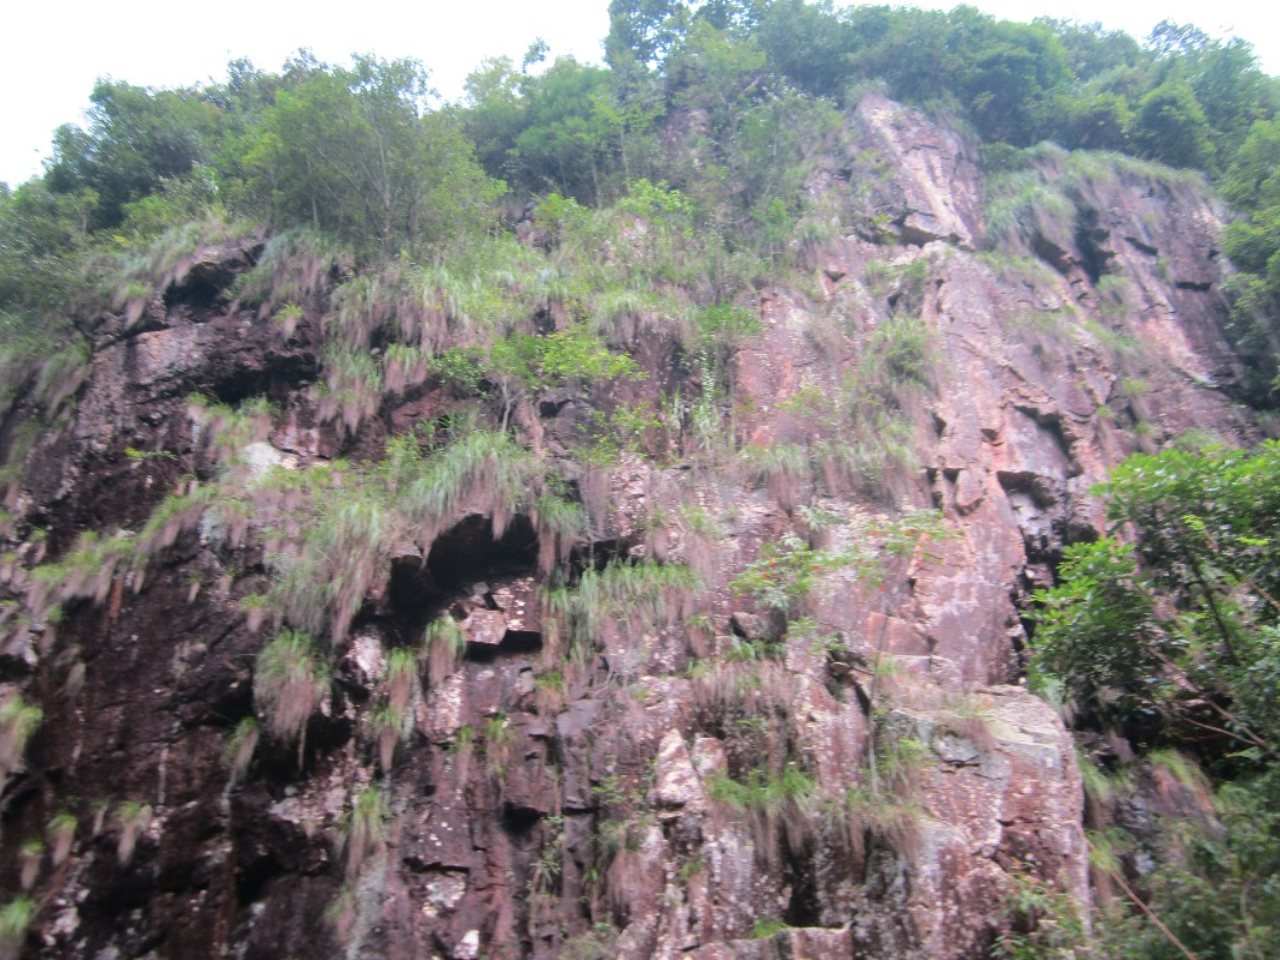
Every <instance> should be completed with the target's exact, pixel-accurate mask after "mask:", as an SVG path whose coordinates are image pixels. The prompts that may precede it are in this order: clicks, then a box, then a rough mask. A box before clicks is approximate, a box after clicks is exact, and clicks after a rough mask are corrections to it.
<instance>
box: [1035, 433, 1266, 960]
mask: <svg viewBox="0 0 1280 960" xmlns="http://www.w3.org/2000/svg"><path fill="white" fill-rule="evenodd" d="M1105 490H1106V493H1107V497H1108V516H1109V518H1110V519H1111V520H1112V521H1113V522H1115V523H1116V525H1117V526H1118V527H1122V528H1123V529H1126V530H1128V531H1130V532H1131V533H1132V535H1133V536H1134V540H1133V542H1132V543H1127V544H1126V543H1121V542H1119V541H1117V540H1114V539H1110V538H1105V539H1103V540H1100V541H1098V542H1097V543H1093V544H1087V545H1077V546H1074V547H1071V548H1069V549H1068V551H1067V556H1066V559H1065V561H1064V563H1063V565H1062V567H1061V569H1060V571H1059V573H1060V576H1061V578H1062V581H1061V583H1060V584H1059V585H1058V586H1056V587H1054V588H1053V589H1051V590H1047V591H1043V592H1041V593H1040V594H1039V595H1038V600H1039V601H1040V604H1041V607H1040V611H1039V613H1038V614H1037V627H1036V631H1035V636H1034V653H1033V670H1032V673H1033V680H1034V681H1035V683H1036V684H1037V685H1038V686H1039V688H1040V689H1041V690H1042V691H1045V692H1049V693H1053V692H1055V689H1056V692H1065V693H1066V694H1067V695H1068V696H1069V698H1070V699H1072V700H1074V702H1075V703H1076V704H1077V705H1078V706H1079V707H1080V708H1081V709H1082V711H1083V717H1082V719H1083V720H1084V721H1085V722H1086V723H1089V724H1097V725H1101V726H1103V727H1106V728H1111V729H1120V730H1122V731H1125V732H1128V733H1129V734H1130V735H1131V736H1132V735H1133V734H1135V733H1138V734H1141V736H1140V737H1138V738H1137V743H1138V746H1139V747H1140V748H1146V749H1150V748H1151V747H1154V746H1161V747H1167V746H1170V745H1171V746H1173V747H1176V748H1180V749H1182V750H1183V751H1188V752H1190V753H1191V754H1192V755H1198V756H1199V757H1200V758H1201V762H1202V763H1203V764H1204V765H1205V767H1206V768H1207V770H1208V771H1209V773H1210V775H1211V777H1212V782H1211V783H1209V784H1207V785H1206V784H1205V781H1204V780H1203V777H1202V775H1200V774H1198V773H1197V772H1196V769H1195V766H1194V764H1193V763H1192V761H1190V760H1187V759H1185V758H1182V759H1179V757H1178V755H1177V754H1172V759H1169V757H1170V755H1171V752H1170V751H1167V750H1166V751H1165V752H1164V754H1163V755H1161V754H1155V753H1153V754H1152V760H1153V761H1154V762H1156V763H1157V764H1161V763H1163V764H1165V765H1166V767H1167V768H1168V770H1169V772H1170V776H1172V777H1174V778H1175V779H1177V780H1179V781H1180V782H1183V783H1184V784H1187V785H1189V787H1190V788H1192V789H1197V790H1199V791H1201V793H1202V794H1203V793H1206V792H1207V790H1208V789H1209V787H1213V788H1214V789H1215V793H1214V796H1213V813H1214V815H1215V817H1216V820H1211V821H1209V822H1205V821H1203V820H1201V821H1197V820H1194V819H1192V820H1182V821H1177V820H1170V821H1168V822H1166V823H1163V824H1162V825H1161V827H1160V829H1161V833H1160V835H1158V836H1157V837H1155V838H1154V840H1153V838H1151V837H1147V838H1145V839H1144V840H1143V841H1142V842H1141V845H1144V846H1146V847H1147V848H1148V852H1150V849H1151V848H1150V845H1151V844H1152V843H1153V842H1154V843H1155V844H1156V853H1157V856H1158V857H1159V858H1160V860H1161V869H1160V870H1159V871H1157V872H1156V873H1155V874H1152V875H1151V876H1150V877H1149V878H1145V879H1143V883H1142V885H1143V887H1144V894H1145V896H1144V902H1143V903H1142V906H1141V915H1138V914H1133V915H1128V914H1126V913H1124V912H1123V911H1118V910H1113V911H1111V912H1110V913H1109V914H1106V915H1104V916H1102V917H1100V918H1097V919H1098V921H1099V922H1095V936H1096V939H1097V942H1096V943H1095V944H1094V947H1095V948H1096V950H1095V954H1094V955H1102V956H1109V957H1110V956H1115V957H1122V958H1133V960H1137V958H1140V957H1141V958H1146V957H1158V958H1173V957H1184V958H1185V957H1186V956H1188V955H1189V954H1188V951H1190V952H1191V954H1193V955H1195V956H1198V957H1201V958H1215V960H1235V958H1238V957H1265V956H1273V955H1275V952H1276V950H1277V949H1278V948H1280V883H1277V880H1276V878H1277V876H1280V841H1277V836H1280V834H1277V832H1276V828H1277V825H1280V752H1278V751H1277V746H1278V745H1280V604H1278V603H1277V600H1276V597H1277V589H1278V588H1280V563H1278V561H1280V444H1277V443H1276V442H1273V441H1271V442H1267V443H1265V444H1263V445H1262V446H1261V447H1260V448H1258V449H1257V450H1255V451H1241V450H1224V449H1220V448H1214V449H1209V450H1205V451H1200V452H1195V453H1192V452H1186V451H1181V450H1169V451H1165V452H1163V453H1161V454H1158V455H1155V456H1146V455H1142V456H1134V457H1131V458H1130V459H1129V460H1127V461H1125V463H1124V464H1122V465H1121V466H1120V467H1118V468H1117V469H1116V471H1115V472H1114V473H1113V475H1112V479H1111V482H1110V483H1109V484H1108V485H1107V486H1106V488H1105ZM1059 684H1060V685H1061V686H1060V687H1059V686H1058V685H1059ZM1162 757H1163V758H1162ZM1117 846H1119V848H1120V849H1121V850H1125V849H1127V850H1129V851H1136V850H1138V849H1140V843H1139V841H1138V840H1137V839H1135V838H1133V837H1130V836H1128V835H1127V834H1126V833H1125V832H1124V831H1123V830H1119V829H1113V830H1112V831H1110V833H1109V835H1108V836H1107V837H1106V838H1105V839H1099V840H1098V842H1097V843H1096V844H1095V862H1096V863H1103V864H1104V865H1105V871H1106V872H1108V873H1110V875H1111V876H1112V877H1113V878H1119V877H1120V871H1121V869H1122V868H1121V866H1120V864H1119V862H1118V861H1117V859H1116V857H1115V852H1114V848H1116V847H1117ZM1108 850H1111V851H1112V852H1108ZM1152 916H1154V917H1156V918H1157V919H1158V920H1159V923H1158V924H1156V923H1153V922H1151V921H1150V920H1149V919H1148V918H1150V917H1152Z"/></svg>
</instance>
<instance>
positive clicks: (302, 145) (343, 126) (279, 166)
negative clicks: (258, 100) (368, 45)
mask: <svg viewBox="0 0 1280 960" xmlns="http://www.w3.org/2000/svg"><path fill="white" fill-rule="evenodd" d="M426 79H427V78H426V73H425V71H424V70H423V69H422V67H421V65H420V64H418V63H416V62H414V61H409V60H398V61H381V60H376V59H372V58H365V57H357V58H356V60H355V63H354V66H353V67H352V68H351V69H349V70H348V69H342V68H327V67H326V68H322V69H318V70H316V71H314V72H312V73H311V74H310V75H309V76H307V77H306V78H305V79H303V80H302V81H300V82H299V83H297V84H296V85H294V86H293V87H291V88H289V89H284V90H281V91H280V92H279V94H278V95H277V96H276V98H275V102H274V103H272V104H271V106H270V107H268V108H267V109H266V110H264V111H263V113H262V115H261V119H260V121H259V123H258V125H257V128H256V130H255V131H254V135H253V137H252V145H251V147H250V149H249V153H248V158H247V162H246V166H247V167H248V168H249V169H250V170H252V171H253V174H254V180H255V184H256V190H257V191H258V192H260V193H261V194H263V195H265V196H266V197H267V198H268V199H269V200H270V203H271V206H272V210H273V212H274V218H275V220H276V222H277V224H278V225H280V226H299V225H306V224H310V225H312V226H315V227H319V228H321V229H325V230H329V231H332V232H334V233H336V234H338V235H339V236H342V237H344V238H346V239H349V240H351V241H352V242H354V243H355V244H357V245H358V246H361V247H362V248H363V249H365V250H366V251H370V252H372V251H377V252H378V253H380V254H382V255H390V254H394V253H396V252H398V251H399V250H402V249H403V250H408V251H418V250H423V249H428V250H429V249H431V248H433V247H438V246H440V245H441V244H443V243H446V242H448V241H450V240H453V239H455V238H457V237H459V236H460V235H463V234H465V233H468V232H470V231H474V230H476V229H479V228H482V227H483V226H485V225H486V224H487V223H488V222H489V221H490V218H491V205H492V201H493V200H494V199H495V198H496V196H497V195H498V194H499V192H500V191H501V189H502V187H501V185H500V184H499V183H498V182H496V181H492V180H490V179H489V178H488V177H486V176H485V174H484V172H483V170H482V169H481V168H480V167H479V165H478V164H477V163H476V162H475V159H474V156H473V153H472V150H471V146H470V144H469V143H468V142H467V140H466V139H465V137H464V136H463V134H462V132H461V130H460V129H459V128H458V124H457V123H456V122H455V121H454V120H453V119H452V118H451V117H449V116H447V115H445V114H442V113H427V112H426V111H425V102H426V97H427V93H428V88H427V82H426Z"/></svg>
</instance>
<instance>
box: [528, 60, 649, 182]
mask: <svg viewBox="0 0 1280 960" xmlns="http://www.w3.org/2000/svg"><path fill="white" fill-rule="evenodd" d="M523 90H524V95H525V102H526V106H525V110H526V116H525V124H524V126H523V129H521V131H520V133H519V134H518V135H517V136H516V138H515V144H514V148H513V154H514V157H515V163H516V164H517V166H518V169H519V171H520V176H521V179H522V181H523V182H524V183H526V184H528V185H529V186H530V187H532V188H533V189H537V190H550V189H556V190H558V191H559V192H561V193H563V194H565V195H567V196H572V197H575V198H576V199H579V200H582V201H584V202H587V203H598V202H600V201H601V199H602V198H603V197H604V194H605V192H606V191H605V185H606V182H607V179H608V178H609V175H610V174H611V173H612V171H613V170H614V168H615V166H616V164H617V162H618V159H619V156H620V150H621V146H622V135H623V132H624V118H623V116H622V114H621V113H620V112H619V110H618V108H617V105H616V104H615V102H614V98H613V92H612V86H611V83H610V77H609V72H608V71H607V70H604V69H601V68H599V67H591V66H584V65H582V64H580V63H578V62H577V61H576V60H574V59H573V58H572V57H561V58H559V59H558V60H556V62H555V63H554V64H553V65H552V66H551V68H550V69H549V70H547V71H546V72H545V73H543V74H542V75H541V76H538V77H535V78H529V79H527V80H526V81H524V83H523Z"/></svg>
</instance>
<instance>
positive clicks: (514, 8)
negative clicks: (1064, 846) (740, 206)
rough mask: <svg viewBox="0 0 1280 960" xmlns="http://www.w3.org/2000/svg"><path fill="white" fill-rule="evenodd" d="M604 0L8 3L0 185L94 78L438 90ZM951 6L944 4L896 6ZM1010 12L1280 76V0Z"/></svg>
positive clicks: (0, 76) (584, 52)
mask: <svg viewBox="0 0 1280 960" xmlns="http://www.w3.org/2000/svg"><path fill="white" fill-rule="evenodd" d="M608 5H609V2H608V0H556V2H554V3H546V2H537V0H450V2H447V3H446V2H441V0H417V2H416V3H415V2H414V0H399V2H390V0H363V2H350V0H346V2H343V3H331V2H328V0H310V2H306V3H300V2H297V0H253V2H249V0H214V2H211V3H195V2H192V0H116V2H108V0H93V2H86V0H61V2H57V3H53V2H50V0H45V2H42V3H41V2H35V0H14V2H13V3H12V4H10V5H9V9H8V10H7V11H6V12H5V13H3V14H0V24H2V25H3V27H2V28H3V37H4V39H3V41H0V121H2V125H0V130H2V131H3V135H2V139H0V181H6V182H8V183H10V184H16V183H20V182H22V181H23V180H26V179H27V178H28V177H30V176H32V175H33V174H35V173H38V172H39V170H40V164H41V161H42V159H43V158H44V157H45V156H47V153H48V148H49V142H50V138H51V135H52V133H53V130H54V129H55V128H56V127H57V126H59V125H60V124H62V123H66V122H72V121H79V120H80V119H81V118H82V113H83V110H84V108H85V107H86V106H87V105H88V97H89V93H90V91H91V90H92V88H93V83H94V80H95V79H96V78H97V77H100V76H110V77H113V78H115V79H117V80H125V81H128V82H129V83H134V84H138V85H142V86H181V85H186V84H191V83H197V82H201V81H207V80H209V79H210V78H215V79H216V78H221V77H222V75H223V73H224V67H225V65H226V62H227V61H228V60H229V59H231V58H234V57H248V58H249V59H251V60H252V61H253V62H254V63H255V64H257V65H258V66H259V67H262V68H264V69H270V70H274V69H278V68H279V66H280V64H281V62H282V61H283V60H284V59H285V58H286V57H287V56H289V54H291V53H292V52H294V51H296V50H297V49H298V48H299V47H308V48H310V49H311V50H312V51H313V52H314V53H315V54H316V56H317V57H319V58H320V59H321V60H324V61H328V62H345V61H346V59H347V56H348V55H349V54H351V53H352V52H361V53H375V54H377V55H379V56H382V57H386V58H396V57H406V56H409V57H416V58H417V59H419V60H421V61H422V62H423V63H424V64H426V66H427V67H428V68H429V69H430V71H431V74H432V78H433V82H434V85H435V86H436V88H437V89H438V90H439V91H440V93H441V94H442V95H443V96H444V97H445V98H446V99H456V98H457V97H459V96H460V95H461V93H462V82H463V80H464V79H465V77H466V75H467V74H468V73H469V72H470V71H471V70H472V69H473V68H474V67H475V66H476V65H477V64H478V63H479V62H480V61H481V60H482V59H484V58H485V57H492V56H500V55H504V54H505V55H507V56H510V57H512V58H513V59H515V60H517V61H518V60H519V59H520V56H521V54H523V52H524V51H525V50H526V49H527V47H528V46H529V44H530V43H531V42H532V41H533V40H534V39H535V38H536V37H542V38H543V39H545V40H546V41H547V42H548V43H549V44H550V45H551V52H552V54H553V55H558V54H572V55H574V56H576V57H577V58H578V59H579V60H583V61H598V60H599V59H600V57H601V42H602V40H603V39H604V35H605V33H606V32H607V31H608V13H607V11H608ZM896 5H907V6H917V7H932V8H937V9H950V8H951V7H952V6H955V4H954V2H951V0H935V2H930V0H916V2H914V3H908V4H896ZM971 5H972V6H976V7H979V8H980V9H982V10H984V11H986V12H988V13H991V14H994V15H996V16H998V17H1003V18H1006V19H1011V20H1030V19H1032V18H1034V17H1036V16H1051V17H1058V18H1063V19H1074V20H1079V21H1083V22H1092V21H1099V22H1101V23H1102V24H1103V25H1104V26H1106V27H1109V28H1115V29H1121V30H1126V31H1128V32H1129V33H1132V34H1133V35H1134V36H1136V37H1138V38H1139V39H1141V38H1142V37H1145V36H1146V35H1147V34H1148V33H1149V32H1150V30H1151V28H1152V27H1153V26H1154V25H1155V24H1156V23H1158V22H1159V21H1161V20H1163V19H1171V20H1174V21H1177V22H1179V23H1194V24H1196V25H1197V26H1199V27H1201V28H1202V29H1204V30H1206V31H1208V32H1209V33H1211V34H1214V35H1232V34H1233V35H1236V36H1240V37H1242V38H1244V39H1245V40H1248V41H1249V42H1250V43H1252V44H1253V45H1254V48H1255V50H1256V51H1257V53H1258V55H1259V57H1260V58H1261V60H1262V62H1263V66H1264V68H1265V69H1266V70H1267V72H1268V73H1271V74H1280V5H1277V4H1275V3H1274V2H1271V3H1268V2H1266V0H1221V2H1218V3H1211V4H1206V3H1205V2H1204V0H1194V2H1193V0H1159V2H1155V0H973V3H972V4H971Z"/></svg>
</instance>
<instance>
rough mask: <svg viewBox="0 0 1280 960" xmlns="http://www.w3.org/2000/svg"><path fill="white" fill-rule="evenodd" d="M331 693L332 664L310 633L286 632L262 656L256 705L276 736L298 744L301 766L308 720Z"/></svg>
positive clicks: (256, 671)
mask: <svg viewBox="0 0 1280 960" xmlns="http://www.w3.org/2000/svg"><path fill="white" fill-rule="evenodd" d="M328 692H329V665H328V663H327V662H326V661H325V660H324V658H323V657H321V656H320V654H319V652H318V651H317V650H316V648H315V645H314V643H313V642H312V640H311V636H310V634H307V633H303V632H301V631H298V630H288V629H286V630H283V631H281V632H280V633H279V634H278V635H277V636H276V638H275V639H274V640H272V641H271V642H270V643H269V644H267V646H266V647H265V648H264V649H263V651H262V652H261V653H259V654H258V659H257V663H256V664H255V667H254V675H253V698H254V702H255V703H256V704H257V706H258V709H259V710H261V711H262V712H263V713H265V714H266V717H267V729H268V730H269V731H270V733H271V735H272V736H274V737H278V738H280V739H282V740H286V741H292V740H297V741H298V765H299V766H301V765H302V758H303V755H304V752H305V748H306V728H307V721H308V720H309V719H310V718H311V714H312V712H314V710H315V709H316V707H317V706H318V705H319V703H320V702H321V700H323V698H324V697H325V696H326V695H327V694H328Z"/></svg>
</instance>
